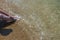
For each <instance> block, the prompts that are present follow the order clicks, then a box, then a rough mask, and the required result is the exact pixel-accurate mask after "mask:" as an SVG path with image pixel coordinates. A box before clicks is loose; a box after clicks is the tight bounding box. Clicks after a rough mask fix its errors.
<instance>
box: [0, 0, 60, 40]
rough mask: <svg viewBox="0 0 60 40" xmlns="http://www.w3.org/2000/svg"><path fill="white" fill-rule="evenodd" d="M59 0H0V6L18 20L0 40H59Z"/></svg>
mask: <svg viewBox="0 0 60 40" xmlns="http://www.w3.org/2000/svg"><path fill="white" fill-rule="evenodd" d="M59 4H60V1H59V0H0V8H1V9H3V10H5V11H6V12H8V13H10V14H12V15H18V16H19V17H21V18H20V20H18V21H16V22H15V23H14V24H12V25H10V26H8V27H6V28H5V29H12V32H11V33H10V34H9V35H7V36H4V35H0V40H60V18H59V17H60V6H59Z"/></svg>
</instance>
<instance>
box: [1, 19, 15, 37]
mask: <svg viewBox="0 0 60 40" xmlns="http://www.w3.org/2000/svg"><path fill="white" fill-rule="evenodd" d="M15 21H16V20H14V21H12V22H9V23H6V22H5V21H3V22H0V34H1V35H3V36H7V35H9V34H10V33H11V32H12V31H13V30H12V29H4V28H5V27H7V26H9V25H11V24H13V23H15Z"/></svg>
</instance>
